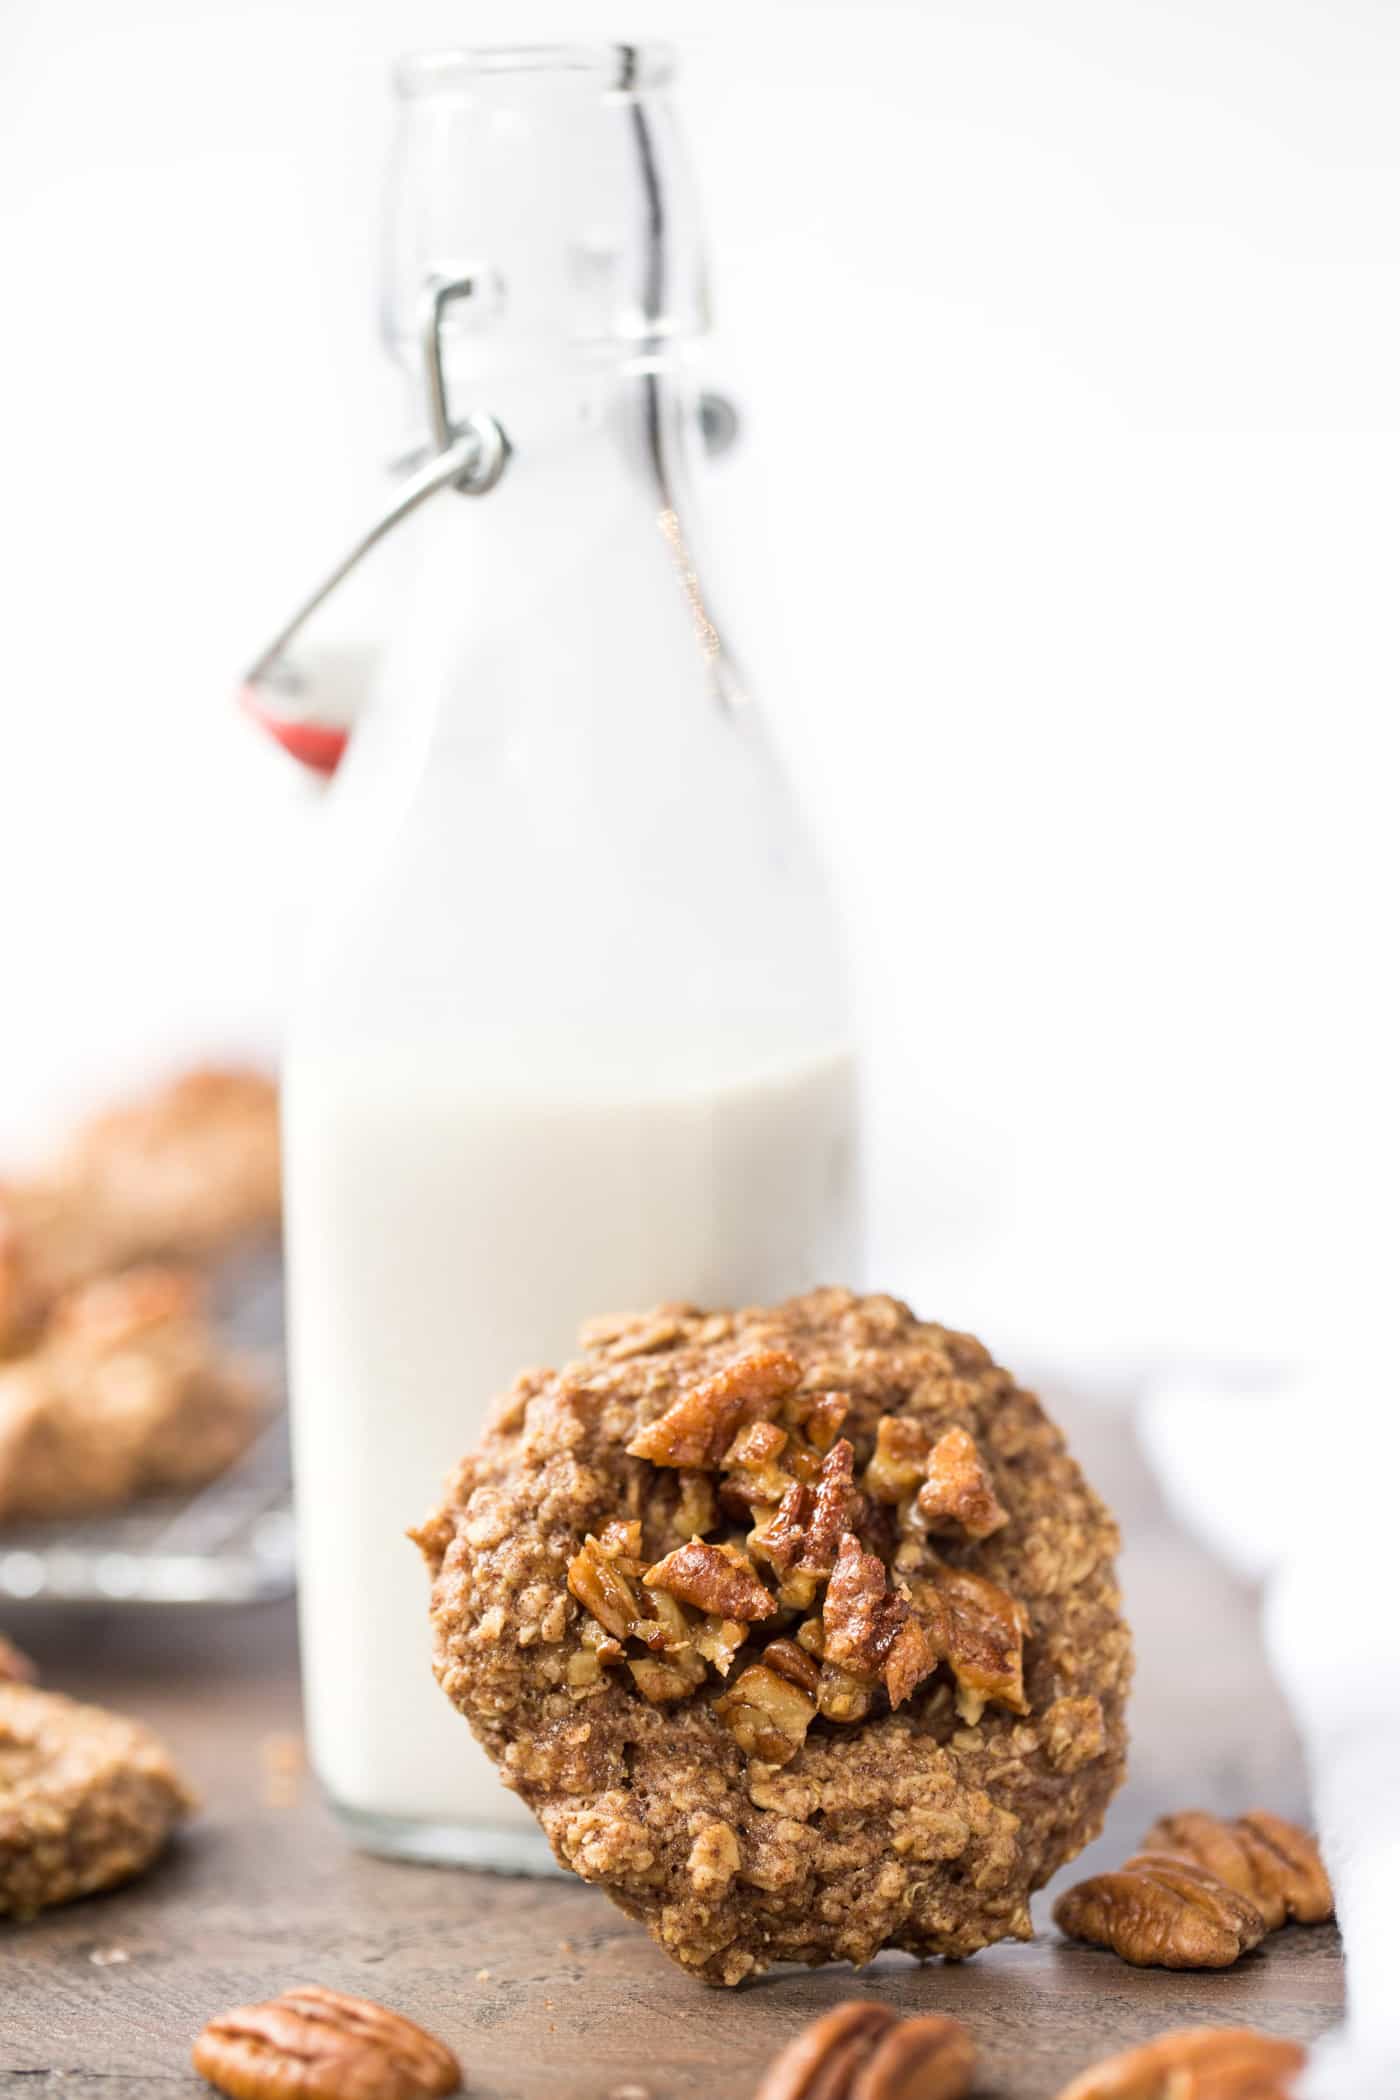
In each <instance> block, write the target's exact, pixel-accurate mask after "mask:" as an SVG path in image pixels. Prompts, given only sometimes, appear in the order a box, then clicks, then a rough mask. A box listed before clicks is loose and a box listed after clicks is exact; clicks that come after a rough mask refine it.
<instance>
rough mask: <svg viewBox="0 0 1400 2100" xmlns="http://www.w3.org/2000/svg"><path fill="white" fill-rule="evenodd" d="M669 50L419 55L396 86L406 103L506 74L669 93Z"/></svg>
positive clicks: (595, 47)
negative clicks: (566, 77)
mask: <svg viewBox="0 0 1400 2100" xmlns="http://www.w3.org/2000/svg"><path fill="white" fill-rule="evenodd" d="M675 65H676V61H675V53H674V52H673V51H672V49H671V47H670V46H669V45H668V44H606V43H597V44H479V45H468V46H465V47H461V48H453V49H448V50H445V51H416V52H410V53H408V54H407V56H405V57H403V58H401V59H399V60H398V62H397V64H396V65H395V67H394V86H395V88H396V90H397V92H398V93H399V94H400V95H401V96H404V97H406V98H411V97H414V96H419V95H442V94H453V93H461V92H464V91H465V90H467V89H469V88H470V87H471V86H472V84H473V83H474V82H475V81H478V80H481V79H482V78H483V77H486V76H495V75H499V74H503V73H507V74H511V73H554V74H561V73H568V74H583V75H585V76H587V77H589V78H590V79H592V80H594V81H595V82H596V83H597V84H598V86H599V88H600V89H602V90H603V91H605V92H613V93H623V94H626V93H631V92H634V91H636V90H639V89H645V88H656V87H664V86H665V84H666V83H667V81H669V80H670V79H671V78H672V76H673V74H674V72H675Z"/></svg>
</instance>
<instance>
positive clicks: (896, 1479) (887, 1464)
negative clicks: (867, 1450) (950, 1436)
mask: <svg viewBox="0 0 1400 2100" xmlns="http://www.w3.org/2000/svg"><path fill="white" fill-rule="evenodd" d="M928 1456H929V1440H928V1435H927V1432H926V1431H925V1430H924V1429H923V1428H921V1427H920V1425H919V1423H917V1422H908V1421H905V1420H904V1418H903V1417H902V1416H901V1415H881V1417H880V1419H879V1421H878V1422H877V1423H876V1424H875V1449H874V1452H873V1453H872V1455H871V1459H870V1463H869V1465H868V1466H867V1467H866V1469H865V1473H864V1476H863V1478H862V1482H861V1484H862V1486H863V1487H864V1489H865V1492H866V1493H867V1495H873V1496H874V1498H875V1500H876V1501H877V1502H905V1501H907V1500H908V1498H909V1497H910V1496H911V1495H912V1494H914V1493H915V1492H916V1491H917V1490H918V1488H919V1487H920V1485H921V1484H922V1482H923V1478H924V1467H925V1466H926V1465H927V1464H928Z"/></svg>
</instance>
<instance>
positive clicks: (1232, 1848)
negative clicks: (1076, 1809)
mask: <svg viewBox="0 0 1400 2100" xmlns="http://www.w3.org/2000/svg"><path fill="white" fill-rule="evenodd" d="M1142 1849H1143V1850H1144V1851H1145V1852H1170V1853H1174V1854H1175V1855H1176V1856H1177V1857H1178V1858H1181V1859H1192V1860H1195V1861H1196V1863H1197V1865H1198V1866H1202V1867H1204V1868H1205V1869H1206V1870H1207V1872H1208V1873H1211V1874H1214V1875H1215V1876H1216V1878H1217V1880H1220V1881H1223V1882H1225V1883H1226V1884H1227V1885H1228V1886H1229V1887H1230V1888H1232V1889H1234V1890H1236V1891H1237V1892H1238V1894H1240V1895H1241V1896H1245V1897H1247V1898H1248V1900H1249V1901H1250V1902H1251V1903H1252V1904H1253V1905H1254V1907H1255V1909H1256V1910H1257V1911H1258V1912H1259V1914H1260V1916H1261V1917H1262V1918H1263V1920H1264V1923H1265V1925H1266V1926H1267V1927H1268V1929H1269V1931H1270V1932H1276V1931H1277V1930H1278V1928H1279V1926H1280V1925H1283V1924H1285V1923H1286V1922H1287V1921H1288V1919H1290V1918H1296V1919H1297V1920H1298V1922H1299V1923H1300V1924H1302V1925H1316V1924H1318V1923H1320V1922H1321V1921H1322V1920H1323V1919H1324V1918H1330V1917H1331V1915H1332V1884H1331V1882H1330V1881H1329V1880H1328V1878H1327V1869H1326V1867H1324V1866H1323V1864H1322V1856H1321V1854H1320V1853H1319V1851H1318V1849H1317V1844H1316V1842H1315V1840H1314V1839H1312V1838H1311V1837H1309V1836H1308V1833H1307V1832H1306V1831H1305V1830H1300V1829H1299V1828H1298V1826H1297V1824H1296V1823H1286V1822H1285V1821H1284V1819H1283V1817H1282V1816H1271V1815H1269V1814H1268V1813H1267V1811H1266V1810H1264V1809H1252V1810H1251V1811H1250V1812H1249V1814H1248V1815H1243V1816H1236V1817H1234V1818H1232V1819H1226V1818H1224V1817H1222V1816H1212V1815H1207V1814H1205V1813H1204V1812H1203V1811H1201V1810H1199V1809H1184V1810H1183V1811H1182V1812H1181V1814H1180V1815H1175V1816H1162V1817H1161V1818H1160V1819H1159V1820H1158V1821H1157V1822H1156V1823H1154V1824H1153V1826H1152V1828H1151V1829H1150V1830H1149V1831H1148V1833H1147V1835H1146V1837H1145V1838H1144V1839H1143V1841H1142Z"/></svg>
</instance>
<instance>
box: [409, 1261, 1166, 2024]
mask: <svg viewBox="0 0 1400 2100" xmlns="http://www.w3.org/2000/svg"><path fill="white" fill-rule="evenodd" d="M582 1346H583V1350H584V1353H583V1355H582V1357H581V1358H580V1360H579V1361H577V1362H575V1363H573V1364H571V1365H570V1366H568V1368H567V1369H565V1370H563V1371H560V1372H552V1371H541V1372H532V1373H528V1374H526V1375H525V1376H523V1377H521V1378H520V1379H519V1380H518V1381H517V1383H516V1385H515V1388H514V1390H513V1391H512V1392H511V1393H510V1394H508V1395H507V1396H506V1397H505V1398H504V1400H503V1401H501V1403H500V1404H499V1406H498V1409H497V1412H496V1415H495V1418H494V1420H493V1422H492V1424H491V1426H490V1428H489V1429H488V1431H487V1433H486V1435H485V1438H484V1439H483V1441H482V1444H481V1446H480V1448H479V1449H478V1450H477V1451H476V1452H475V1453H473V1454H472V1455H471V1456H469V1457H468V1458H466V1459H465V1460H464V1461H463V1462H462V1464H461V1466H460V1467H459V1468H458V1470H457V1473H456V1475H455V1477H454V1478H453V1480H452V1482H451V1484H450V1486H449V1489H448V1494H447V1499H446V1501H445V1503H444V1505H443V1507H442V1508H441V1509H440V1510H438V1511H437V1512H436V1514H435V1515H433V1516H432V1517H430V1518H429V1519H428V1521H427V1522H426V1523H425V1524H424V1525H423V1527H422V1528H421V1530H420V1531H419V1532H418V1533H417V1534H415V1536H416V1537H417V1540H418V1543H419V1545H420V1547H421V1549H422V1551H423V1553H424V1556H425V1558H426V1559H427V1562H428V1565H429V1568H430V1570H431V1572H432V1577H433V1582H432V1607H431V1608H432V1620H433V1630H434V1637H435V1657H434V1666H435V1669H436V1672H437V1676H438V1680H439V1682H440V1683H441V1685H442V1687H443V1690H444V1691H445V1692H446V1693H447V1695H448V1697H449V1698H450V1699H451V1700H452V1701H453V1702H454V1704H455V1705H456V1706H458V1707H459V1708H460V1709H461V1711H462V1712H463V1713H464V1714H465V1715H466V1717H467V1719H468V1720H469V1721H470V1723H471V1725H472V1728H473V1730H474V1732H475V1733H476V1735H477V1736H478V1738H479V1739H480V1741H481V1742H482V1743H483V1744H484V1745H485V1747H486V1749H487V1750H488V1751H489V1753H490V1754H491V1756H492V1757H493V1758H494V1759H495V1761H496V1763H497V1765H498V1766H499V1768H500V1772H501V1776H502V1778H503V1779H504V1780H505V1781H506V1783H507V1784H508V1785H509V1786H511V1787H513V1788H514V1789H515V1790H516V1792H517V1793H519V1794H520V1795H521V1796H522V1797H523V1799H524V1800H525V1801H526V1802H528V1804H529V1805H530V1807H531V1808H532V1809H533V1810H534V1812H535V1814H536V1815H537V1816H538V1817H539V1820H540V1822H541V1824H542V1825H543V1827H544V1830H545V1832H546V1834H547V1835H548V1837H549V1839H550V1842H551V1844H552V1845H553V1847H554V1851H555V1853H556V1855H557V1857H558V1858H559V1860H560V1861H561V1862H562V1863H563V1864H564V1865H565V1866H568V1867H572V1868H573V1869H574V1870H575V1872H577V1873H578V1874H580V1875H582V1876H583V1878H584V1879H585V1880H587V1881H592V1882H596V1883H597V1884H598V1885H599V1886H600V1887H601V1888H603V1889H605V1890H606V1891H607V1893H608V1894H609V1895H610V1896H611V1897H612V1898H613V1900H614V1901H615V1902H616V1903H618V1904H619V1905H620V1906H621V1907H622V1908H623V1909H624V1910H625V1911H627V1912H628V1913H629V1914H630V1915H632V1916H634V1917H637V1918H640V1919H642V1920H643V1921H644V1923H645V1924H646V1925H647V1927H648V1929H649V1930H650V1931H651V1933H652V1934H653V1936H654V1937H655V1938H656V1940H657V1941H658V1942H659V1944H660V1945H661V1946H662V1947H663V1948H664V1949H665V1951H666V1952H667V1953H668V1954H670V1955H672V1956H673V1957H674V1958H675V1959H676V1960H677V1961H679V1962H680V1963H682V1964H683V1966H684V1967H686V1968H687V1969H689V1970H691V1971H692V1972H693V1973H694V1974H696V1975H697V1976H700V1977H702V1978H703V1979H704V1980H705V1981H706V1982H709V1983H719V1984H734V1983H738V1982H740V1981H741V1980H742V1979H743V1978H744V1977H746V1976H750V1975H753V1974H754V1973H756V1972H757V1971H759V1970H761V1969H764V1968H767V1967H768V1966H770V1965H771V1964H772V1963H774V1962H780V1961H791V1962H807V1963H818V1962H825V1961H833V1960H849V1961H852V1962H865V1961H868V1960H870V1959H871V1957H872V1956H873V1955H874V1954H875V1953H876V1952H877V1951H878V1950H879V1949H880V1948H881V1947H886V1946H892V1947H902V1948H907V1949H908V1950H909V1951H910V1952H911V1953H914V1954H919V1955H931V1954H943V1955H950V1956H962V1955H968V1954H972V1953H975V1952H976V1950H977V1949H978V1948H979V1947H984V1946H986V1945H987V1944H988V1943H989V1942H990V1941H993V1940H998V1939H1002V1938H1007V1937H1011V1938H1028V1937H1029V1936H1030V1931H1031V1925H1030V1913H1029V1908H1028V1902H1029V1897H1030V1894H1031V1891H1032V1890H1034V1889H1037V1888H1039V1887H1040V1886H1041V1885H1042V1884H1043V1883H1045V1882H1046V1881H1048V1880H1049V1879H1050V1876H1051V1875H1052V1874H1053V1873H1054V1872H1055V1871H1056V1870H1057V1868H1059V1867H1060V1866H1062V1865H1063V1864H1064V1862H1065V1861H1066V1860H1068V1859H1070V1858H1072V1857H1073V1856H1074V1855H1075V1853H1077V1852H1078V1851H1079V1850H1080V1848H1081V1847H1082V1846H1083V1845H1084V1844H1085V1843H1087V1842H1088V1840H1089V1839H1090V1838H1092V1837H1093V1836H1095V1835H1096V1833H1097V1832H1098V1830H1099V1828H1100V1825H1101V1822H1102V1817H1103V1811H1104V1807H1105V1805H1106V1803H1107V1801H1108V1800H1109V1797H1110V1796H1111V1795H1112V1793H1113V1791H1114V1789H1115V1787H1116V1786H1117V1785H1118V1782H1119V1780H1120V1778H1121V1776H1122V1771H1123V1758H1124V1741H1125V1737H1124V1724H1123V1707H1124V1700H1125V1696H1126V1692H1127V1687H1128V1680H1129V1676H1130V1672H1131V1656H1130V1646H1129V1637H1128V1631H1127V1628H1126V1626H1125V1625H1124V1623H1123V1620H1122V1617H1121V1615H1120V1612H1119V1600H1118V1591H1117V1587H1116V1585H1115V1581H1114V1572H1113V1565H1112V1556H1113V1554H1114V1552H1115V1550H1116V1546H1117V1534H1116V1531H1115V1527H1114V1524H1113V1521H1112V1519H1111V1518H1110V1516H1109V1515H1108V1513H1107V1511H1106V1510H1105V1509H1104V1507H1103V1505H1102V1504H1101V1503H1100V1502H1099V1500H1098V1499H1097V1497H1096V1496H1095V1495H1094V1494H1093V1493H1092V1491H1091V1490H1090V1489H1089V1488H1088V1487H1087V1486H1086V1485H1085V1482H1084V1479H1083V1477H1082V1475H1081V1474H1080V1472H1079V1468H1078V1467H1077V1466H1076V1464H1075V1463H1074V1460H1073V1459H1072V1458H1071V1457H1070V1456H1069V1454H1068V1452H1067V1451H1066V1449H1065V1446H1064V1441H1063V1439H1062V1437H1061V1436H1060V1433H1059V1431H1058V1430H1057V1429H1056V1428H1055V1427H1054V1425H1053V1424H1052V1423H1051V1422H1050V1421H1049V1420H1048V1419H1047V1418H1046V1416H1045V1415H1044V1413H1043V1412H1042V1410H1041V1408H1040V1405H1039V1403H1038V1402H1037V1401H1036V1400H1035V1399H1034V1398H1033V1396H1032V1395H1031V1394H1029V1393H1026V1392H1023V1391H1021V1390H1020V1389H1019V1388H1018V1387H1017V1385H1016V1384H1015V1382H1014V1380H1013V1379H1012V1378H1011V1377H1010V1376H1009V1375H1008V1374H1007V1373H1006V1372H1005V1371H1002V1370H1000V1369H998V1367H997V1366H996V1364H994V1363H993V1361H992V1359H991V1357H990V1356H989V1355H988V1354H987V1352H986V1350H985V1349H984V1348H982V1346H981V1344H980V1343H978V1342H976V1341H974V1340H972V1338H971V1337H970V1336H967V1335H962V1334H956V1333H952V1332H950V1331H949V1330H947V1329H946V1328H942V1327H937V1326H933V1325H931V1324H926V1323H924V1322H921V1321H919V1320H916V1319H915V1317H914V1315H913V1314H912V1313H911V1312H910V1311H909V1309H908V1307H907V1306H904V1305H901V1304H900V1303H898V1302H897V1301H896V1300H895V1299H892V1298H887V1297H866V1298H861V1297H857V1296H855V1295H853V1294H852V1293H851V1292H849V1291H842V1290H820V1291H813V1292H811V1293H810V1294H809V1295H807V1296H806V1297H802V1298H796V1299H793V1300H791V1301H790V1302H789V1303H787V1304H785V1305H781V1306H778V1307H776V1308H773V1309H767V1310H765V1309H751V1310H748V1311H745V1312H740V1313H710V1314H707V1313H703V1312H699V1311H697V1310H695V1309H694V1308H692V1307H689V1306H666V1307H662V1308H660V1309H659V1310H658V1311H656V1312H653V1313H649V1314H646V1315H644V1316H642V1317H638V1318H633V1319H619V1320H615V1321H609V1322H595V1323H593V1325H592V1326H591V1327H590V1328H589V1329H586V1330H585V1333H584V1336H583V1341H582Z"/></svg>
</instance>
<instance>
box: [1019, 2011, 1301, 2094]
mask: <svg viewBox="0 0 1400 2100" xmlns="http://www.w3.org/2000/svg"><path fill="white" fill-rule="evenodd" d="M1306 2061H1307V2051H1306V2050H1305V2049H1304V2048H1303V2047H1302V2046H1301V2044H1300V2043H1298V2042H1290V2041H1285V2039H1284V2038H1283V2036H1282V2035H1277V2034H1256V2033H1255V2032H1254V2031H1253V2029H1252V2028H1249V2027H1179V2028H1176V2029H1174V2030H1173V2031H1172V2032H1171V2033H1170V2034H1159V2035H1155V2036H1154V2037H1153V2039H1152V2040H1151V2041H1150V2042H1144V2043H1143V2045H1142V2047H1141V2048H1140V2049H1129V2050H1127V2051H1126V2052H1125V2054H1124V2055H1122V2056H1111V2057H1108V2058H1106V2059H1105V2061H1104V2062H1103V2063H1099V2064H1094V2065H1093V2066H1092V2068H1091V2069H1090V2070H1087V2071H1081V2073H1080V2075H1079V2076H1078V2078H1075V2079H1073V2080H1072V2081H1071V2082H1070V2084H1069V2085H1067V2086H1066V2087H1065V2088H1064V2090H1063V2091H1062V2092H1061V2093H1060V2095H1059V2100H1288V2095H1289V2093H1290V2092H1291V2091H1292V2089H1293V2080H1294V2078H1295V2076H1296V2075H1297V2073H1298V2072H1299V2071H1301V2070H1302V2068H1303V2065H1304V2063H1305V2062H1306Z"/></svg>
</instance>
